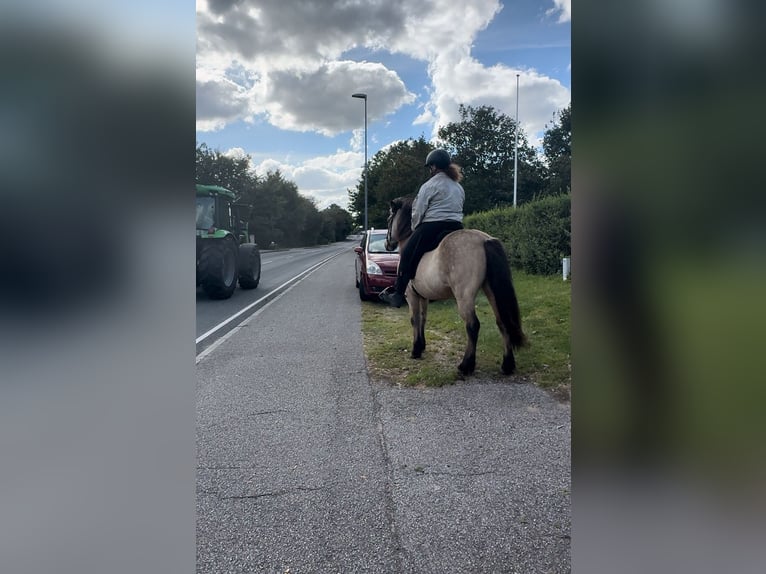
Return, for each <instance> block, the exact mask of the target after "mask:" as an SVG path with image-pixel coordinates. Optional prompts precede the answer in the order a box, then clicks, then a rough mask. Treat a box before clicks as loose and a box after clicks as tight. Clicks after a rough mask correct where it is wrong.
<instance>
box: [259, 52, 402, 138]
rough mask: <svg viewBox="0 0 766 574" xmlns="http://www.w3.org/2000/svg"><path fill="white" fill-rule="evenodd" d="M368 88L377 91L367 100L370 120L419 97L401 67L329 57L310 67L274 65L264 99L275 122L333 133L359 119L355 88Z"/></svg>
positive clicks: (364, 89)
mask: <svg viewBox="0 0 766 574" xmlns="http://www.w3.org/2000/svg"><path fill="white" fill-rule="evenodd" d="M367 91H369V92H370V93H374V94H375V97H371V98H368V100H367V115H368V118H369V120H368V121H374V120H376V119H382V118H383V117H385V115H386V114H389V113H392V112H394V111H396V110H397V109H398V108H399V107H401V106H402V105H404V104H408V103H411V102H412V101H414V99H415V95H414V94H412V93H410V92H408V91H407V88H406V87H405V85H404V82H402V80H401V79H400V78H399V76H398V75H397V74H396V72H393V71H391V70H388V69H386V67H385V66H383V65H382V64H376V63H370V62H352V61H335V62H329V63H327V64H324V65H322V66H320V67H319V68H317V69H316V70H314V71H312V72H305V73H301V72H295V71H292V70H284V71H283V70H277V71H273V72H271V73H270V74H269V77H268V83H267V84H266V85H265V86H264V98H263V99H264V101H265V102H267V103H266V104H265V106H264V107H265V110H266V111H267V113H268V114H269V121H270V122H271V123H272V124H273V125H275V126H277V127H279V128H282V129H288V130H294V131H316V132H319V133H321V134H324V135H327V136H332V135H336V134H338V133H341V132H344V131H348V130H349V129H352V128H353V127H355V126H358V125H359V118H360V115H361V114H360V110H359V109H358V107H357V106H353V105H351V104H352V101H351V94H352V93H354V92H367ZM358 105H362V103H361V102H360V104H358Z"/></svg>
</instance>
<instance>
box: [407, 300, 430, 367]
mask: <svg viewBox="0 0 766 574" xmlns="http://www.w3.org/2000/svg"><path fill="white" fill-rule="evenodd" d="M407 302H408V303H409V306H410V323H411V324H412V358H413V359H419V358H420V357H421V356H422V355H423V351H424V350H425V348H426V315H427V314H428V299H423V298H422V297H420V296H419V295H417V294H416V293H415V291H414V290H413V289H412V288H409V289H408V291H407Z"/></svg>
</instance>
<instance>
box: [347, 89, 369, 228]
mask: <svg viewBox="0 0 766 574" xmlns="http://www.w3.org/2000/svg"><path fill="white" fill-rule="evenodd" d="M351 97H352V98H361V99H363V100H364V230H365V231H367V94H363V93H356V94H351Z"/></svg>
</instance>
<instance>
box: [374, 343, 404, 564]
mask: <svg viewBox="0 0 766 574" xmlns="http://www.w3.org/2000/svg"><path fill="white" fill-rule="evenodd" d="M366 366H367V357H365V367H366ZM365 371H366V379H367V384H368V385H369V389H370V395H371V397H372V411H373V417H374V419H375V421H376V422H377V427H378V429H377V430H378V441H379V444H380V450H381V452H382V454H383V464H384V465H385V470H386V481H385V500H386V508H385V514H386V520H387V521H388V523H389V524H390V525H391V533H392V536H393V542H394V545H395V552H394V556H395V557H396V561H397V564H396V568H395V569H394V571H395V572H403V571H404V570H403V568H404V564H403V558H404V557H403V556H402V555H403V554H404V553H406V552H407V550H406V548H405V547H404V545H403V544H402V537H401V534H400V533H399V525H398V523H397V521H396V503H395V502H394V487H393V485H394V469H393V465H392V464H391V456H390V454H389V452H388V444H387V443H386V435H385V432H384V429H383V418H382V417H381V411H382V409H383V407H382V405H381V403H380V400H379V399H378V391H376V390H375V388H374V386H373V385H374V383H373V381H372V380H371V379H370V376H369V370H368V369H365Z"/></svg>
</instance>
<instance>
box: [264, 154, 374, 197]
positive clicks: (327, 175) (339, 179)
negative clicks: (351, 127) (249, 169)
mask: <svg viewBox="0 0 766 574" xmlns="http://www.w3.org/2000/svg"><path fill="white" fill-rule="evenodd" d="M363 165H364V152H362V153H358V152H349V151H344V150H338V151H337V152H336V153H335V154H332V155H328V156H321V157H313V158H308V159H305V160H302V161H299V162H291V161H290V160H289V159H285V160H282V161H280V160H276V159H272V158H269V159H266V160H263V161H261V162H260V163H259V164H258V165H256V166H255V171H256V173H257V174H258V175H260V176H264V175H266V173H268V172H269V171H272V172H274V171H277V170H279V171H280V173H281V174H282V175H283V176H284V177H285V179H288V180H290V181H293V182H295V184H296V185H297V186H298V189H299V190H300V193H302V194H303V195H308V196H310V197H313V198H314V199H315V200H316V202H317V207H318V208H319V209H320V210H321V209H324V208H326V207H329V206H330V204H332V203H335V204H337V205H339V206H340V207H342V208H343V209H348V190H349V189H351V188H353V187H355V186H356V184H357V183H358V181H359V179H360V178H361V176H362V166H363Z"/></svg>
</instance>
